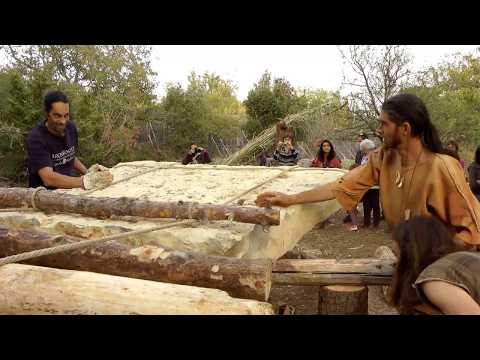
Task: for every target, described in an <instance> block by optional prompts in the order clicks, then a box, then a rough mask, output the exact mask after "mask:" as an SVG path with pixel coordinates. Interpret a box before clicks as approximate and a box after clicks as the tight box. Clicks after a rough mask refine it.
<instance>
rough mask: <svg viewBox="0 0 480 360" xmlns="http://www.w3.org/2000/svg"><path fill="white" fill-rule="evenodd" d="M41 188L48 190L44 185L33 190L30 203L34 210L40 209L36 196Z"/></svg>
mask: <svg viewBox="0 0 480 360" xmlns="http://www.w3.org/2000/svg"><path fill="white" fill-rule="evenodd" d="M40 190H47V189H45V188H44V187H43V186H39V187H37V188H36V189H35V190H33V192H32V196H31V197H30V205H32V208H33V210H38V208H37V205H36V204H35V197H36V196H37V194H38V192H39V191H40Z"/></svg>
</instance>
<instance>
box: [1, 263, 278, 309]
mask: <svg viewBox="0 0 480 360" xmlns="http://www.w3.org/2000/svg"><path fill="white" fill-rule="evenodd" d="M0 289H1V291H0V314H9V315H44V314H45V315H46V314H57V315H96V314H100V315H129V314H135V315H137V314H138V315H215V314H219V315H227V314H229V315H273V314H274V311H273V307H272V305H271V304H269V303H266V302H259V301H255V300H245V299H235V298H232V297H230V296H228V294H227V293H226V292H224V291H221V290H217V289H206V288H200V287H194V286H185V285H177V284H167V283H161V282H156V281H149V280H140V279H131V278H127V277H121V276H112V275H105V274H98V273H91V272H86V271H74V270H63V269H52V268H48V267H41V266H31V265H24V264H7V265H4V266H0Z"/></svg>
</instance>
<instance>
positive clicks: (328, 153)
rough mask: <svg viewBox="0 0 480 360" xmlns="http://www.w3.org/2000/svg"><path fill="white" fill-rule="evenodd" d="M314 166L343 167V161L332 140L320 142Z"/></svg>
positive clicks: (313, 162)
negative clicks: (339, 157) (336, 152)
mask: <svg viewBox="0 0 480 360" xmlns="http://www.w3.org/2000/svg"><path fill="white" fill-rule="evenodd" d="M312 167H320V168H339V169H340V168H341V167H342V162H341V161H340V159H338V158H337V155H336V154H335V149H334V148H333V144H332V143H331V142H330V140H326V139H325V140H323V141H322V142H320V146H319V149H318V153H317V156H316V158H315V159H314V160H313V161H312Z"/></svg>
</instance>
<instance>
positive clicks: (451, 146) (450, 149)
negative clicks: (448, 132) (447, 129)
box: [444, 140, 465, 169]
mask: <svg viewBox="0 0 480 360" xmlns="http://www.w3.org/2000/svg"><path fill="white" fill-rule="evenodd" d="M458 151H459V147H458V144H457V143H456V142H455V141H453V140H450V141H449V142H448V143H447V146H446V147H445V151H444V152H445V154H447V155H450V156H453V157H454V158H455V159H457V160H458V161H459V162H460V165H462V169H464V168H465V161H463V160H462V159H460V154H459V153H458Z"/></svg>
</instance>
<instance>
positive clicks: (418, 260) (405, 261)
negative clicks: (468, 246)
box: [390, 216, 461, 314]
mask: <svg viewBox="0 0 480 360" xmlns="http://www.w3.org/2000/svg"><path fill="white" fill-rule="evenodd" d="M393 240H394V241H395V242H396V244H397V245H398V248H399V250H400V254H399V258H398V262H397V266H396V269H395V272H394V274H393V281H392V286H391V293H390V301H391V303H392V305H393V306H395V307H396V308H397V310H398V311H399V312H400V314H412V313H413V312H414V311H413V310H414V307H415V306H416V305H418V304H420V300H419V299H418V297H417V294H416V291H415V289H414V288H413V287H412V285H413V284H414V283H415V280H416V279H417V278H418V276H419V275H420V273H421V272H422V271H423V270H425V268H426V267H427V266H429V265H430V264H432V263H433V262H435V261H436V260H438V259H440V258H441V257H443V256H445V255H447V254H449V253H452V252H455V251H459V250H461V249H460V248H459V246H458V245H456V243H455V242H454V240H453V239H452V237H451V236H450V235H449V233H448V231H447V229H446V227H445V226H444V225H443V224H442V223H441V222H440V221H438V220H436V219H434V218H424V217H418V216H416V217H413V218H412V219H410V220H407V221H404V222H402V223H400V224H398V225H397V226H396V227H395V229H394V231H393Z"/></svg>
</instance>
